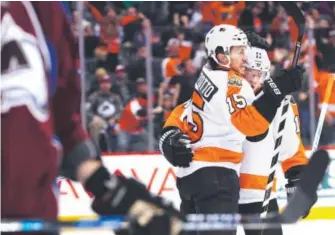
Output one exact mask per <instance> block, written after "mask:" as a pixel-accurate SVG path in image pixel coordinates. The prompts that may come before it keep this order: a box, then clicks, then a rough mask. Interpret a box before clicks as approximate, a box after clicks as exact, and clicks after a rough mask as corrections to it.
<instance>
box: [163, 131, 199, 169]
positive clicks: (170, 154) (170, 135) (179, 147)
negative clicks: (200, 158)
mask: <svg viewBox="0 0 335 235" xmlns="http://www.w3.org/2000/svg"><path fill="white" fill-rule="evenodd" d="M190 143H191V139H190V138H189V137H188V136H187V135H186V134H184V133H182V132H181V131H180V130H179V129H178V128H176V127H172V128H167V129H164V130H163V133H162V136H161V138H160V139H159V150H160V152H161V153H162V154H163V156H164V157H165V158H166V159H167V160H168V161H169V162H170V163H171V164H172V165H173V166H179V167H189V166H190V162H191V161H192V158H193V152H192V149H191V146H190Z"/></svg>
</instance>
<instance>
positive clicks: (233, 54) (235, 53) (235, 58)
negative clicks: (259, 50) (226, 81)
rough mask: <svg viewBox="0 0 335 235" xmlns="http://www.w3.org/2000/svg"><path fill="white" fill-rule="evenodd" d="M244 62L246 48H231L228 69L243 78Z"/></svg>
mask: <svg viewBox="0 0 335 235" xmlns="http://www.w3.org/2000/svg"><path fill="white" fill-rule="evenodd" d="M246 61H247V47H246V46H233V47H232V48H231V50H230V67H231V68H232V69H233V70H234V71H235V72H237V73H239V74H240V75H242V76H244V74H245V63H246Z"/></svg>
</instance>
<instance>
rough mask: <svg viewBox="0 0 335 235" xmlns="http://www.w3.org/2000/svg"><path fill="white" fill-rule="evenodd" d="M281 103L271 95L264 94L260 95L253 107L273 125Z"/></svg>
mask: <svg viewBox="0 0 335 235" xmlns="http://www.w3.org/2000/svg"><path fill="white" fill-rule="evenodd" d="M280 104H281V102H278V101H277V100H275V99H274V98H273V97H272V96H271V95H268V94H267V93H265V92H264V93H263V94H262V95H260V96H259V97H258V98H257V99H256V100H255V101H254V102H253V103H252V105H253V106H254V107H255V108H256V109H257V111H258V112H259V113H260V114H261V115H262V116H263V117H264V118H265V119H266V120H267V121H268V122H269V123H271V122H272V120H273V119H274V117H275V116H276V113H277V109H278V108H279V106H280Z"/></svg>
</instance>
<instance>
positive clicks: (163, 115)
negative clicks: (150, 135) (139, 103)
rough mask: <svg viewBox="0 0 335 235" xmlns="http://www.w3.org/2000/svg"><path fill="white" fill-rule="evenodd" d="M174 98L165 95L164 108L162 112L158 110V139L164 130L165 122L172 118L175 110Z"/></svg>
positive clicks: (156, 122) (156, 124)
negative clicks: (171, 115)
mask: <svg viewBox="0 0 335 235" xmlns="http://www.w3.org/2000/svg"><path fill="white" fill-rule="evenodd" d="M174 107H175V106H174V105H173V96H172V94H169V93H165V94H164V97H163V106H162V109H161V112H158V111H160V110H157V114H156V115H155V120H154V121H155V138H156V139H158V138H159V135H160V134H161V132H162V128H163V126H164V123H165V121H166V120H167V118H168V117H169V116H170V114H171V112H172V110H173V108H174Z"/></svg>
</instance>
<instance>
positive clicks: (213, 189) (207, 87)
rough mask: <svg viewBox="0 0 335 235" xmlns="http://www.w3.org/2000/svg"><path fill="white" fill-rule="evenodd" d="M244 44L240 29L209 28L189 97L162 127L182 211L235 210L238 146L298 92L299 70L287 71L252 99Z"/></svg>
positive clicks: (258, 131)
mask: <svg viewBox="0 0 335 235" xmlns="http://www.w3.org/2000/svg"><path fill="white" fill-rule="evenodd" d="M248 45H249V43H248V39H247V36H246V34H245V33H244V32H243V31H242V30H240V29H239V28H236V27H234V26H231V25H217V26H215V27H213V28H212V29H211V30H210V31H209V32H208V34H207V35H206V39H205V46H206V49H207V54H208V63H207V64H206V65H205V66H204V67H203V69H202V72H201V74H200V76H199V78H198V80H197V82H196V84H195V89H194V93H193V96H192V99H190V100H189V101H187V102H186V103H185V104H182V105H179V106H177V107H176V108H175V109H174V110H173V112H172V114H171V115H170V117H169V119H168V120H167V121H166V123H165V126H164V129H163V132H162V137H161V139H160V151H161V152H162V154H163V155H164V156H165V157H166V159H167V160H168V161H169V162H170V163H171V164H172V165H174V166H176V167H179V169H178V171H177V177H178V178H177V187H178V190H179V194H180V197H181V199H182V203H181V211H182V212H183V213H236V212H238V199H239V178H238V172H239V168H240V163H241V160H242V157H243V151H242V143H243V141H244V140H245V137H246V136H256V135H260V134H262V133H264V132H265V131H266V130H267V129H268V127H269V124H270V123H271V122H272V120H273V118H274V116H275V114H276V111H277V108H278V107H279V106H280V104H281V101H282V100H283V98H284V97H285V95H287V94H289V93H291V92H293V91H296V90H298V89H299V88H300V85H301V80H302V72H301V69H300V68H291V69H288V70H284V71H283V72H282V73H281V75H280V76H278V77H275V78H273V79H269V80H268V81H267V82H265V83H264V86H263V88H262V94H261V95H260V96H259V98H257V99H255V95H254V93H253V90H252V89H251V86H250V85H249V84H248V82H247V81H246V80H245V79H244V78H243V76H244V75H245V62H246V59H247V57H246V56H247V52H248ZM235 233H236V231H226V232H225V233H222V232H218V234H235ZM213 234H216V233H215V232H214V233H213Z"/></svg>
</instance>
